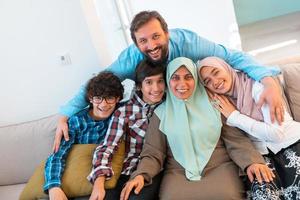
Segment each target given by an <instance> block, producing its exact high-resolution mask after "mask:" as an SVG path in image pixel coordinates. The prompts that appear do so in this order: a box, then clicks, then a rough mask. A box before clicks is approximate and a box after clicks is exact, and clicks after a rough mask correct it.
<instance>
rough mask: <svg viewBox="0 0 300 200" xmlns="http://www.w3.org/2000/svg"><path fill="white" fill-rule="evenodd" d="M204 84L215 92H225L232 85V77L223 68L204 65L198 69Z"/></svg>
mask: <svg viewBox="0 0 300 200" xmlns="http://www.w3.org/2000/svg"><path fill="white" fill-rule="evenodd" d="M200 76H201V79H202V80H203V83H204V86H205V87H207V88H208V89H209V90H210V91H212V92H215V93H217V94H226V93H227V92H229V90H230V88H231V85H232V78H231V76H230V74H229V72H227V71H226V70H225V69H224V68H222V67H211V66H204V67H202V68H201V69H200Z"/></svg>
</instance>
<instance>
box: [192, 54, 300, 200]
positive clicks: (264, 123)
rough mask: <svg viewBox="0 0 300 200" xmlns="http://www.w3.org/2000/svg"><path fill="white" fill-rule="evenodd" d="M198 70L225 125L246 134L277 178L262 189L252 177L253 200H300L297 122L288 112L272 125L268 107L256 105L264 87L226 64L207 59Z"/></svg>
mask: <svg viewBox="0 0 300 200" xmlns="http://www.w3.org/2000/svg"><path fill="white" fill-rule="evenodd" d="M197 67H198V75H199V78H200V82H202V83H203V84H204V86H205V87H206V88H207V89H208V91H209V93H210V96H211V98H212V101H213V104H214V106H215V107H216V108H217V109H218V110H219V111H220V112H221V113H222V114H223V116H224V117H225V118H226V124H227V125H229V126H234V127H237V128H240V129H242V130H243V131H245V132H246V133H247V134H248V136H249V137H250V138H251V140H252V142H253V143H254V145H255V147H256V148H257V150H258V151H259V152H260V153H261V154H262V155H263V156H264V158H265V160H266V162H267V163H269V166H270V167H271V168H272V169H273V170H274V172H275V174H276V175H277V178H276V180H277V181H276V183H274V184H273V185H272V184H271V185H267V184H266V183H265V184H262V185H259V184H257V181H253V179H252V177H249V179H250V181H251V182H252V181H253V182H252V186H251V187H252V188H251V191H250V195H251V197H252V199H264V198H263V196H264V197H265V198H267V199H278V198H284V199H300V194H299V191H300V142H299V141H300V123H299V122H296V121H294V120H293V119H292V117H291V116H290V115H289V113H288V112H287V111H286V109H285V113H284V121H283V122H282V124H279V123H277V122H275V123H272V122H271V118H270V114H269V113H270V112H269V106H268V105H267V104H264V105H263V106H262V107H261V108H259V107H258V105H257V102H258V101H259V97H260V95H261V93H262V91H263V89H264V86H263V85H262V84H261V83H259V82H256V81H254V80H252V79H251V78H249V77H248V76H247V75H246V74H244V73H242V72H238V71H235V70H234V69H233V68H231V67H230V66H229V65H228V64H227V63H226V62H225V61H224V60H222V59H220V58H217V57H207V58H205V59H203V60H201V61H200V62H198V63H197ZM278 87H279V86H278ZM251 179H252V180H251ZM272 187H273V190H272ZM267 188H268V189H267ZM274 188H277V189H274ZM270 189H271V190H270Z"/></svg>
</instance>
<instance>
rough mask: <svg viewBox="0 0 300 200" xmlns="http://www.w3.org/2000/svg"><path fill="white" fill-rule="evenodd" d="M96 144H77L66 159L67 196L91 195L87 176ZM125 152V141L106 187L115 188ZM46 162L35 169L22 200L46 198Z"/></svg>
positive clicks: (90, 186) (114, 160)
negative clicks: (44, 190) (44, 185)
mask: <svg viewBox="0 0 300 200" xmlns="http://www.w3.org/2000/svg"><path fill="white" fill-rule="evenodd" d="M96 147H97V145H96V144H76V145H74V146H72V149H71V151H70V153H69V155H68V157H67V160H66V167H65V171H64V173H63V176H62V186H61V187H62V189H63V191H64V192H65V194H66V196H67V197H79V196H86V195H90V194H91V192H92V187H93V186H92V184H91V183H90V182H89V181H88V180H87V178H86V177H87V176H88V175H89V173H90V172H91V170H92V158H93V153H94V150H95V148H96ZM124 154H125V143H124V142H121V143H120V146H119V149H118V151H117V152H116V153H115V154H114V156H113V160H112V168H113V171H114V175H113V177H112V178H111V179H110V180H108V181H106V182H105V188H106V189H111V188H114V187H115V185H116V184H117V181H118V178H119V176H120V174H121V170H122V166H123V160H124ZM44 167H45V162H42V163H41V164H40V166H39V167H38V168H37V169H36V170H35V172H34V174H33V176H32V177H31V178H30V180H29V182H28V183H27V185H26V187H25V188H24V190H23V192H22V194H21V197H20V200H31V199H38V198H45V197H47V195H46V194H45V193H44V192H43V184H44Z"/></svg>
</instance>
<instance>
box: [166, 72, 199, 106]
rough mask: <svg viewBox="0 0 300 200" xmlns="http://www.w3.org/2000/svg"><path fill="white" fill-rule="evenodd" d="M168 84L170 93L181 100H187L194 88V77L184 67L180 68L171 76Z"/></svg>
mask: <svg viewBox="0 0 300 200" xmlns="http://www.w3.org/2000/svg"><path fill="white" fill-rule="evenodd" d="M169 83H170V89H171V91H172V93H173V94H174V95H175V96H176V97H177V98H178V99H182V100H185V99H188V98H189V97H190V96H191V95H192V94H193V91H194V88H195V80H194V77H193V75H192V74H191V72H190V71H189V70H188V69H187V68H186V67H185V66H181V67H180V68H178V69H177V70H176V71H175V72H174V73H173V74H172V76H171V78H170V82H169Z"/></svg>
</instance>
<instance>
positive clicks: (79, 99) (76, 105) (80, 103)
mask: <svg viewBox="0 0 300 200" xmlns="http://www.w3.org/2000/svg"><path fill="white" fill-rule="evenodd" d="M85 94H86V84H85V85H82V86H81V87H80V90H79V91H78V93H77V94H76V95H75V96H74V97H73V98H72V99H71V100H70V101H68V102H67V103H66V104H65V105H63V106H61V107H60V109H59V113H60V114H61V115H64V116H67V117H71V116H73V115H74V114H76V113H78V112H79V111H81V110H83V109H84V108H85V107H87V106H88V105H89V103H88V102H87V101H86V99H85Z"/></svg>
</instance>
